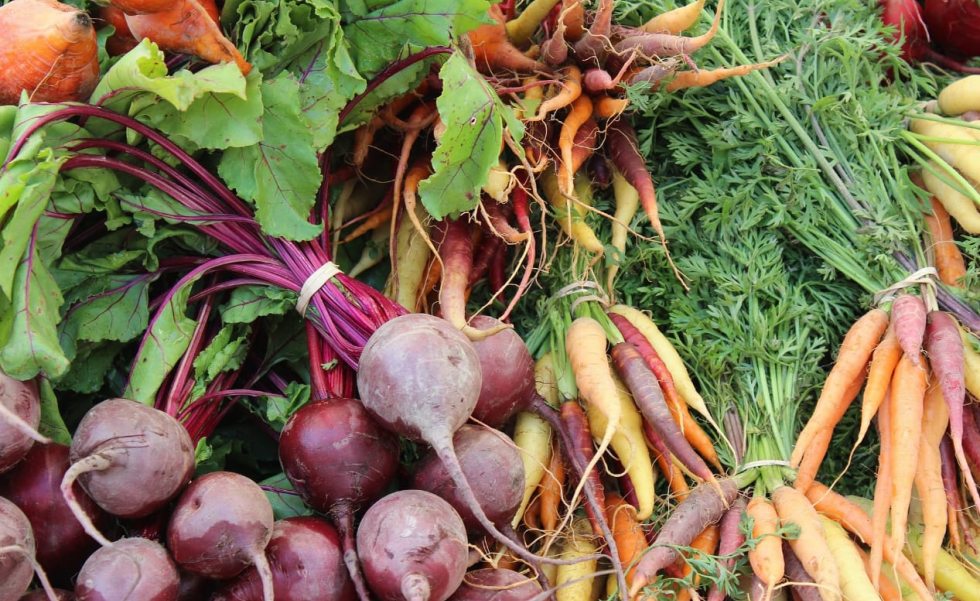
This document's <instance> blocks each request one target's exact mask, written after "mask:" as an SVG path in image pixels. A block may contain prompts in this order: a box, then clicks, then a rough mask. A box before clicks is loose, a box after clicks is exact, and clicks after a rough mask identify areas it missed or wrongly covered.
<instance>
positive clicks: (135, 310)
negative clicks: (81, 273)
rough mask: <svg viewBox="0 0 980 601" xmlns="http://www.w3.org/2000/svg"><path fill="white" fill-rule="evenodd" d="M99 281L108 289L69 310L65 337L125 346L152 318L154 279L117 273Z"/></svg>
mask: <svg viewBox="0 0 980 601" xmlns="http://www.w3.org/2000/svg"><path fill="white" fill-rule="evenodd" d="M98 279H99V280H101V281H102V282H104V285H105V286H107V287H106V289H105V290H104V291H101V292H99V293H98V294H94V295H92V296H90V297H89V298H87V299H85V300H83V301H81V302H80V303H78V304H75V305H73V306H72V307H71V309H69V311H68V313H67V314H66V315H65V321H64V325H63V331H62V337H63V338H64V337H66V336H67V337H71V338H72V339H74V340H87V341H89V342H102V341H105V340H110V341H117V342H126V341H129V340H132V339H134V338H136V337H137V336H139V335H140V334H141V333H142V332H143V330H145V329H146V326H147V322H148V321H149V318H150V315H149V314H150V309H149V288H150V280H151V278H149V277H147V276H145V275H138V276H133V275H126V274H119V273H114V274H111V275H108V276H103V277H102V278H98Z"/></svg>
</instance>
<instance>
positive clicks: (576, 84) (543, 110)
mask: <svg viewBox="0 0 980 601" xmlns="http://www.w3.org/2000/svg"><path fill="white" fill-rule="evenodd" d="M561 82H562V89H561V91H560V92H558V93H557V94H555V95H554V96H552V97H551V98H548V99H547V100H545V101H544V102H542V103H541V105H540V106H539V107H538V112H537V114H535V115H534V116H533V117H529V118H527V119H526V120H527V121H542V120H544V118H545V117H547V116H548V114H550V113H553V112H555V111H557V110H560V109H563V108H565V107H566V106H570V105H571V104H572V103H573V102H575V100H576V99H577V98H578V97H579V96H581V95H582V70H581V69H579V68H578V67H576V66H575V65H570V66H568V67H567V68H566V69H565V72H564V75H563V76H562V77H561Z"/></svg>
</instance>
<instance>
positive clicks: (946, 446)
mask: <svg viewBox="0 0 980 601" xmlns="http://www.w3.org/2000/svg"><path fill="white" fill-rule="evenodd" d="M939 459H940V470H941V471H940V474H941V475H942V478H943V489H944V490H945V491H946V505H947V518H946V525H947V528H948V529H949V542H950V545H951V546H952V547H953V548H954V549H957V550H959V548H960V546H961V545H962V543H963V540H962V534H961V532H960V519H961V515H960V512H961V511H962V509H963V506H962V503H961V502H960V487H959V485H958V482H957V479H956V457H955V456H954V452H953V443H952V441H950V439H949V436H948V435H947V436H943V439H942V441H940V443H939Z"/></svg>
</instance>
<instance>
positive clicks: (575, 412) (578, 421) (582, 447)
mask: <svg viewBox="0 0 980 601" xmlns="http://www.w3.org/2000/svg"><path fill="white" fill-rule="evenodd" d="M561 420H562V422H564V424H565V431H566V432H568V436H569V438H570V439H571V442H572V444H574V445H575V447H576V450H577V452H578V453H580V454H581V456H582V457H583V458H584V461H585V464H586V465H589V464H591V463H592V458H593V455H594V454H595V451H594V450H593V448H592V436H593V434H592V432H591V431H590V430H589V419H588V418H587V417H586V416H585V411H583V410H582V407H581V405H579V404H578V403H577V402H575V401H565V402H564V403H562V404H561ZM603 430H604V429H603ZM615 440H616V437H615V436H614V437H613V441H615ZM585 477H586V478H587V479H588V482H587V483H586V484H585V485H586V486H588V487H591V488H592V491H593V492H592V494H593V495H594V496H595V498H596V500H597V501H598V507H597V509H598V511H600V512H601V511H603V508H604V507H605V505H606V494H605V489H604V488H603V487H602V480H600V478H599V471H598V470H595V469H593V470H591V471H590V472H589V473H587V474H585ZM585 514H586V516H588V518H589V522H590V523H591V524H592V532H594V533H595V535H596V536H602V528H600V527H599V516H598V515H596V512H595V511H594V510H593V507H592V504H591V503H586V504H585Z"/></svg>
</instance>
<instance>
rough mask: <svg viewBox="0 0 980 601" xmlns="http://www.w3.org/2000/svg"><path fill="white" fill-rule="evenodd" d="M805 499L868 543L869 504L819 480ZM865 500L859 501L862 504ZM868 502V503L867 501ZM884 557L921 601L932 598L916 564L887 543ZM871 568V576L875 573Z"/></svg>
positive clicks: (869, 530)
mask: <svg viewBox="0 0 980 601" xmlns="http://www.w3.org/2000/svg"><path fill="white" fill-rule="evenodd" d="M806 496H807V498H808V499H809V500H810V501H811V502H812V503H813V506H814V507H815V508H816V510H817V511H819V512H820V513H822V514H823V515H825V516H827V517H829V518H830V519H832V520H834V521H835V522H837V523H838V524H840V525H841V526H843V527H844V529H845V530H847V531H848V532H850V533H852V534H854V535H855V536H857V537H858V538H859V539H861V540H862V541H865V542H867V541H868V540H869V539H870V538H871V536H872V525H871V518H869V517H868V512H869V510H870V508H869V507H864V506H862V505H861V504H858V503H856V502H854V501H852V500H851V499H849V498H847V497H842V496H841V495H839V494H837V493H836V492H834V491H832V490H830V489H829V488H827V487H826V486H824V485H823V484H821V483H819V482H814V483H813V484H812V485H811V486H810V489H809V490H807V491H806ZM865 501H867V500H866V499H865V500H862V503H863V502H865ZM868 503H870V502H868ZM884 556H885V560H886V561H888V562H889V563H891V564H892V565H893V566H894V567H895V570H896V571H897V572H898V575H899V576H900V577H902V579H904V580H905V581H906V582H907V583H908V584H909V586H911V587H912V589H913V591H914V592H915V593H916V594H917V595H918V596H919V598H920V599H921V600H922V601H932V593H930V592H929V589H928V588H927V587H926V585H925V583H923V582H922V578H920V577H919V574H918V572H916V571H915V566H914V565H912V562H911V561H909V559H908V558H907V557H905V555H903V554H902V553H900V552H899V553H896V552H895V551H894V549H892V548H891V547H889V546H887V545H886V546H885V548H884ZM874 573H875V572H874V570H872V572H871V575H872V577H873V576H874Z"/></svg>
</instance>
